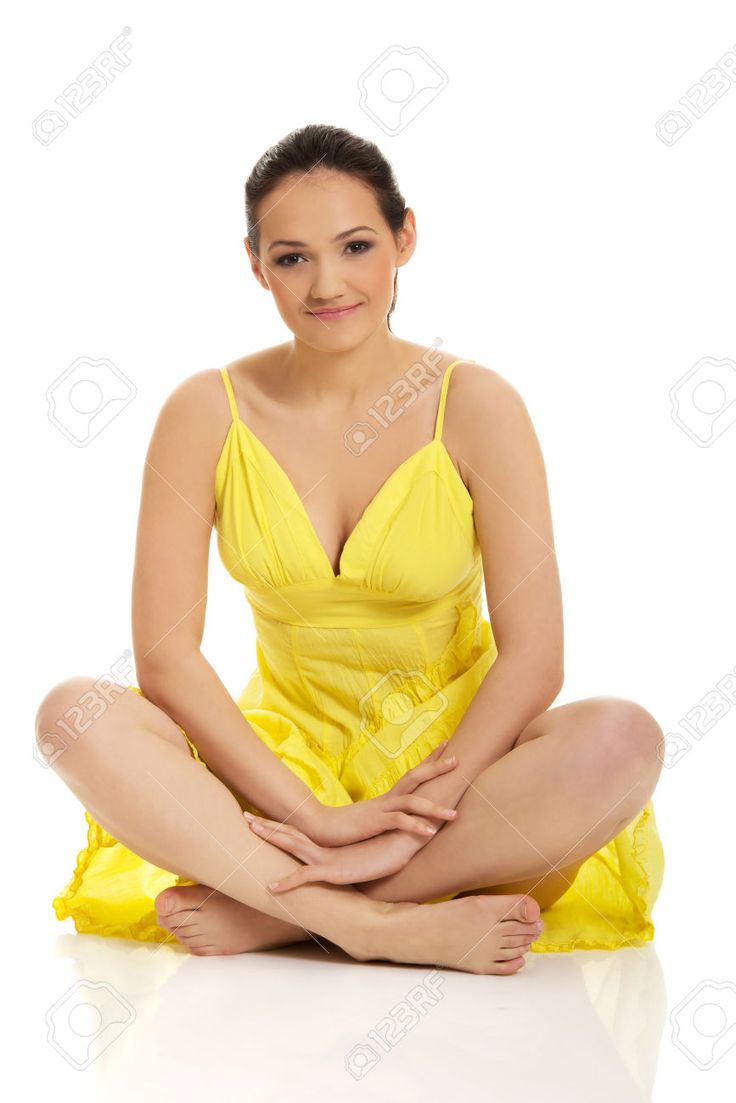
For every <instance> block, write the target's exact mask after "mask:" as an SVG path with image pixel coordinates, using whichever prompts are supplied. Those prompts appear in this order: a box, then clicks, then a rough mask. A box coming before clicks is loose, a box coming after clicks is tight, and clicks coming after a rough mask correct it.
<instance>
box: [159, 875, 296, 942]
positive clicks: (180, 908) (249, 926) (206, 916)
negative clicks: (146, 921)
mask: <svg viewBox="0 0 736 1103" xmlns="http://www.w3.org/2000/svg"><path fill="white" fill-rule="evenodd" d="M155 905H156V915H157V917H158V922H159V924H160V926H162V927H165V928H166V929H167V930H168V931H171V933H172V934H173V935H175V936H176V938H177V939H178V941H179V942H181V943H182V945H184V946H186V948H187V949H188V950H189V951H190V953H192V954H197V955H199V956H208V955H211V954H247V953H249V952H252V951H255V950H272V949H275V948H276V947H277V946H288V945H290V944H291V943H293V942H302V941H304V939H307V938H309V937H310V935H309V934H308V932H307V931H305V930H302V928H301V927H295V926H294V925H293V924H292V923H284V922H283V921H282V920H281V919H275V918H274V917H273V916H271V915H266V914H265V913H264V912H259V911H257V910H256V909H255V908H250V907H249V906H248V905H247V904H241V902H240V901H239V900H233V898H232V896H225V895H224V893H221V892H217V890H216V889H211V888H210V887H209V886H208V885H175V886H172V887H171V888H168V889H164V890H163V892H160V893H159V894H158V896H157V897H156V900H155Z"/></svg>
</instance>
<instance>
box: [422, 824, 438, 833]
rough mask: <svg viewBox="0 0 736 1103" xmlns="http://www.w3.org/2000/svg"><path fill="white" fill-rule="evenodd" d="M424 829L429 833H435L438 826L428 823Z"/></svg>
mask: <svg viewBox="0 0 736 1103" xmlns="http://www.w3.org/2000/svg"><path fill="white" fill-rule="evenodd" d="M424 830H425V831H426V832H427V834H428V835H434V834H435V832H436V831H437V828H436V827H429V825H426V826H425V828H424Z"/></svg>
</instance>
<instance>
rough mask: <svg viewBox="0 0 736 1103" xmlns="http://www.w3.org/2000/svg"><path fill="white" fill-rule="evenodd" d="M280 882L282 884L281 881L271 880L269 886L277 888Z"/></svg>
mask: <svg viewBox="0 0 736 1103" xmlns="http://www.w3.org/2000/svg"><path fill="white" fill-rule="evenodd" d="M280 884H281V882H280V881H271V882H270V884H269V886H268V887H269V888H270V889H277V888H278V887H279V885H280Z"/></svg>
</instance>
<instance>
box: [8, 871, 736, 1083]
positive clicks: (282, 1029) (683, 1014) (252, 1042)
mask: <svg viewBox="0 0 736 1103" xmlns="http://www.w3.org/2000/svg"><path fill="white" fill-rule="evenodd" d="M673 883H676V882H674V881H673V880H671V881H670V885H672V884H673ZM655 922H657V923H658V928H657V935H656V938H655V942H654V943H649V944H647V945H645V946H643V947H628V948H625V949H622V950H618V951H615V952H603V951H601V952H596V951H577V952H575V953H564V954H562V953H559V954H529V955H527V964H526V966H525V967H524V968H523V969H522V970H521V972H520V973H519V974H517V975H516V976H512V977H479V976H471V975H468V974H464V973H460V972H457V971H453V970H432V969H430V968H426V967H424V966H419V965H412V966H398V965H393V964H390V963H383V962H381V963H370V964H363V963H358V962H354V961H352V960H351V959H349V958H348V957H347V956H346V955H344V954H343V953H342V952H341V951H339V950H337V949H335V948H334V947H333V946H332V945H331V944H327V947H326V949H328V950H329V951H331V952H325V949H322V948H321V947H320V946H319V945H317V944H316V943H308V944H307V943H304V944H302V945H299V946H294V947H291V948H285V949H281V950H275V951H271V952H269V953H263V954H243V955H238V956H234V957H228V958H197V957H192V956H191V955H189V954H188V953H186V951H184V950H183V949H178V948H172V947H171V946H153V945H150V946H149V945H147V944H142V943H135V942H131V941H127V940H118V939H115V940H113V939H103V938H99V937H97V936H91V935H77V934H76V933H75V932H74V930H73V928H72V926H71V921H66V922H65V923H64V924H63V925H61V924H59V923H58V922H56V920H54V918H53V916H52V917H51V919H50V920H48V922H47V923H46V924H45V926H44V925H43V924H40V925H39V926H43V929H42V930H41V929H39V930H37V931H35V932H34V943H35V947H36V954H35V957H34V959H33V961H34V967H33V969H32V971H31V972H29V973H27V974H24V975H25V980H26V985H25V990H24V991H23V993H22V995H21V997H20V1000H21V1003H22V1004H23V1005H24V1007H25V1009H26V1010H27V1012H28V1016H27V1020H26V1022H25V1023H24V1024H23V1029H24V1034H25V1035H26V1038H25V1045H24V1049H25V1058H24V1060H23V1070H22V1071H23V1074H24V1079H25V1080H26V1082H27V1083H28V1087H29V1088H31V1087H32V1088H33V1091H34V1094H38V1095H42V1094H43V1096H44V1097H45V1098H47V1099H53V1100H54V1103H58V1101H60V1100H66V1099H70V1100H71V1099H74V1100H77V1101H79V1100H86V1099H94V1100H97V1099H104V1100H106V1101H107V1100H110V1101H113V1103H115V1101H118V1100H120V1101H122V1100H126V1101H128V1100H131V1099H136V1100H142V1101H144V1100H145V1101H147V1100H152V1101H153V1100H156V1103H159V1101H160V1099H161V1098H162V1095H163V1094H164V1093H165V1095H166V1097H168V1098H175V1099H177V1100H190V1099H191V1100H200V1099H204V1100H206V1099H207V1098H208V1095H209V1094H210V1093H212V1094H213V1095H214V1094H216V1095H218V1096H219V1094H220V1093H225V1092H227V1093H228V1095H230V1094H231V1093H232V1092H233V1091H235V1092H236V1093H237V1095H236V1098H238V1099H258V1100H288V1101H291V1100H299V1101H301V1100H305V1101H307V1100H320V1101H322V1100H324V1099H325V1097H326V1094H327V1093H329V1094H330V1095H331V1096H332V1097H333V1098H334V1099H337V1100H352V1099H361V1100H381V1101H388V1103H392V1101H393V1100H397V1101H398V1100H405V1099H412V1100H414V1099H417V1100H424V1099H426V1100H440V1099H447V1098H449V1096H450V1095H452V1096H453V1097H454V1098H465V1099H469V1100H475V1099H492V1100H493V1101H494V1103H501V1101H505V1100H512V1099H513V1100H514V1101H518V1100H530V1101H536V1100H542V1099H544V1100H545V1101H550V1100H558V1099H559V1100H565V1101H566V1103H569V1101H570V1100H578V1099H579V1100H585V1101H586V1103H588V1101H591V1100H596V1101H597V1103H608V1101H609V1100H610V1101H614V1100H615V1103H628V1101H632V1103H633V1101H638V1100H648V1099H656V1100H667V1101H669V1100H671V1099H675V1098H683V1099H684V1098H692V1097H694V1096H695V1095H696V1093H697V1095H698V1097H699V1098H704V1099H709V1100H710V1099H712V1100H727V1099H728V1100H733V1098H734V1094H736V1093H734V1083H736V983H734V981H735V980H736V976H735V975H734V970H733V968H732V967H730V968H729V967H726V966H725V964H724V955H723V942H724V940H723V939H722V938H720V937H719V935H718V931H719V930H721V929H723V931H724V936H725V933H726V932H727V930H728V927H729V925H730V924H729V923H728V922H726V924H725V925H724V924H722V923H720V922H719V923H717V924H715V925H714V923H713V922H708V923H706V925H705V926H704V927H702V926H701V936H700V937H699V938H697V939H695V940H694V939H693V931H694V930H695V929H696V928H697V925H698V924H701V925H702V915H701V912H700V911H699V909H698V908H697V907H696V906H694V901H693V899H692V897H691V898H690V899H689V902H688V901H685V900H682V901H680V902H679V906H678V902H677V901H676V900H674V899H673V898H672V896H671V893H670V892H669V891H668V890H667V885H665V886H663V890H662V894H661V895H660V898H659V900H658V902H657V905H656V908H655ZM39 948H40V955H39V952H38V951H39ZM39 957H40V960H39ZM730 961H731V964H732V962H733V955H731V957H730ZM665 976H667V977H668V978H669V980H668V983H667V984H665ZM93 985H95V986H97V987H92V986H93ZM719 985H720V987H719ZM94 1008H96V1009H97V1010H94ZM23 1018H24V1016H22V1015H19V1016H18V1020H19V1021H22V1019H23ZM28 1033H30V1035H31V1040H32V1041H33V1043H34V1044H33V1045H32V1047H31V1048H30V1050H29V1047H28V1044H27V1043H28ZM29 1052H30V1053H31V1054H32V1060H31V1061H28V1055H29ZM29 1081H30V1082H29Z"/></svg>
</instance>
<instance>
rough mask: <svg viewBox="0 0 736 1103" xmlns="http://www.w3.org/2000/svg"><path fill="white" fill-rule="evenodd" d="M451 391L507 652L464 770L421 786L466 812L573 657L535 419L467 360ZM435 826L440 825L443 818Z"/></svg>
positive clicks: (487, 687)
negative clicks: (473, 789) (489, 770)
mask: <svg viewBox="0 0 736 1103" xmlns="http://www.w3.org/2000/svg"><path fill="white" fill-rule="evenodd" d="M465 369H467V370H465ZM450 386H451V388H452V389H453V391H454V393H453V395H452V401H448V421H447V426H448V429H447V433H448V436H449V435H450V434H451V433H452V429H453V421H454V423H455V425H456V426H457V427H458V429H457V436H458V437H459V438H460V439H462V442H463V443H462V447H461V454H460V455H459V457H458V463H459V466H460V469H461V471H462V473H463V476H464V478H465V479H466V482H467V485H468V488H469V490H470V494H471V497H472V498H473V506H474V517H475V526H476V530H477V533H478V540H479V542H480V545H481V554H482V557H483V572H484V575H485V584H486V598H487V603H488V610H489V615H490V618H491V624H492V628H493V637H494V639H495V641H496V646H497V648H498V656H497V658H496V660H495V662H494V663H493V666H492V667H491V668H490V670H489V671H488V673H487V674H486V676H485V678H484V679H483V682H482V683H481V685H480V687H479V688H478V691H477V693H476V694H475V696H474V697H473V700H472V701H471V702H470V705H469V706H468V708H467V710H466V712H465V714H464V715H463V718H462V720H461V721H460V723H459V724H458V725H457V728H456V729H455V732H454V733H453V736H452V739H451V740H450V743H449V745H448V749H447V753H448V754H454V755H456V756H457V758H458V762H459V765H458V767H457V769H456V770H453V771H452V772H451V773H449V774H447V775H446V776H442V777H437V778H432V779H431V780H429V781H426V782H423V783H422V785H420V786H419V787H418V788H417V789H416V793H417V794H419V795H421V796H423V797H429V798H430V799H432V800H435V801H440V802H442V803H447V804H448V805H450V807H456V806H457V804H458V802H459V800H460V798H461V796H462V795H463V793H464V791H465V789H467V787H468V786H469V785H470V784H471V783H472V782H473V781H474V780H475V778H476V777H477V776H478V774H479V773H481V771H483V770H484V769H485V768H486V767H487V766H490V765H491V764H492V763H493V762H495V761H496V760H497V759H499V758H501V757H502V756H503V755H504V754H506V752H507V751H509V750H510V749H511V747H512V746H513V744H514V742H515V740H516V738H517V736H518V735H519V733H520V732H521V731H522V730H523V728H525V727H526V725H527V724H528V723H529V721H530V720H532V719H533V718H534V717H535V716H537V715H538V714H539V713H541V712H544V711H545V709H547V708H548V707H549V706H550V705H551V703H552V702H553V701H554V699H555V697H556V696H557V695H558V693H559V691H560V688H561V686H562V682H563V676H564V675H563V670H564V661H563V618H562V597H561V591H560V580H559V574H558V570H557V558H556V555H555V551H554V538H553V533H552V518H551V512H550V505H549V497H548V490H547V479H546V473H545V467H544V460H543V457H542V452H541V448H540V446H539V441H538V439H537V436H536V433H535V430H534V427H533V425H532V422H531V418H530V416H529V413H528V411H527V409H526V406H525V404H524V402H523V400H522V398H521V396H520V395H519V393H518V391H516V389H515V388H514V387H513V386H512V385H511V384H510V383H508V382H507V381H506V380H504V379H503V378H502V377H501V376H500V375H498V374H497V373H496V372H493V371H490V370H488V369H487V368H481V367H480V366H479V365H465V364H459V365H458V366H457V368H456V369H455V372H454V374H453V377H452V380H451V384H450ZM451 418H452V420H451ZM430 822H432V823H434V824H435V826H437V827H439V821H434V820H432V821H430ZM413 841H414V842H415V843H416V840H413ZM411 842H412V840H411V839H409V840H407V845H410V844H411ZM416 845H423V842H422V840H419V842H418V843H417V844H416Z"/></svg>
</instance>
